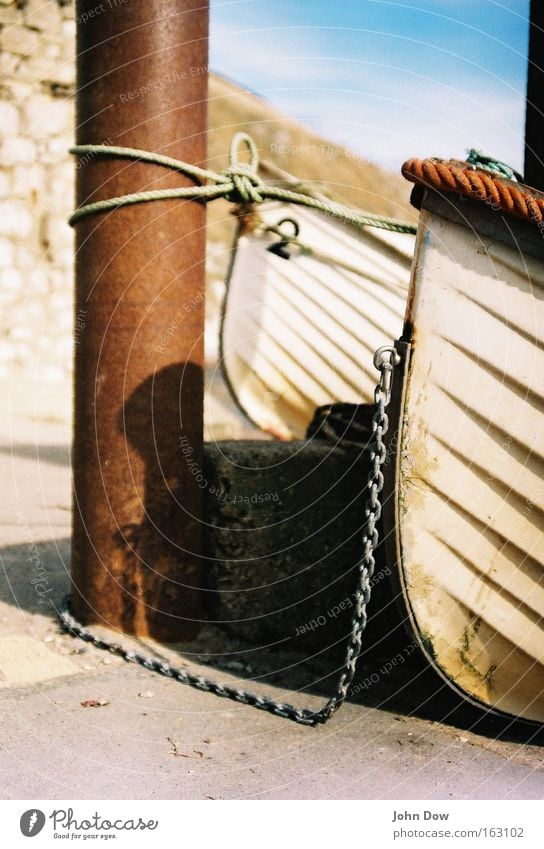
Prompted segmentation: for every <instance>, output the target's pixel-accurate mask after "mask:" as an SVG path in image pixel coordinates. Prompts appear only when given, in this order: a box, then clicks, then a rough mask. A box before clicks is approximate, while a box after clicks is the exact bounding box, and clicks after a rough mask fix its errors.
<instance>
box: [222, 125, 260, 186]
mask: <svg viewBox="0 0 544 849" xmlns="http://www.w3.org/2000/svg"><path fill="white" fill-rule="evenodd" d="M242 144H244V145H245V146H246V147H247V149H248V150H249V153H250V160H249V162H242V161H241V160H240V159H239V158H238V148H239V147H240V146H241V145H242ZM258 167H259V157H258V154H257V148H256V147H255V142H254V141H253V139H252V138H251V136H248V135H247V133H236V135H235V136H234V138H233V139H232V142H231V146H230V155H229V164H228V167H227V168H225V170H224V171H223V172H222V174H223V176H224V177H226V178H227V179H228V180H230V181H231V182H232V186H233V188H232V190H231V191H229V192H228V193H227V194H226V195H225V197H226V198H227V200H229V201H231V202H232V203H262V201H263V200H264V198H263V196H262V193H261V190H262V189H263V187H264V181H263V180H261V178H260V177H259V174H258V173H257V169H258Z"/></svg>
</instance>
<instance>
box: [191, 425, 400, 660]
mask: <svg viewBox="0 0 544 849" xmlns="http://www.w3.org/2000/svg"><path fill="white" fill-rule="evenodd" d="M367 475H368V461H367V457H366V453H365V451H364V449H363V448H362V447H360V448H358V447H354V446H351V447H350V448H349V449H343V448H339V447H334V446H332V445H330V444H329V443H327V442H324V441H318V440H313V441H308V442H302V441H300V442H299V441H297V442H263V441H255V442H244V441H241V442H230V441H229V442H218V443H215V444H211V443H210V444H207V445H206V446H205V464H204V477H205V486H206V511H205V516H206V521H207V522H208V523H209V524H208V527H207V530H206V553H207V556H208V557H209V558H210V563H209V573H208V588H209V591H210V592H209V599H210V604H209V611H210V619H211V620H213V621H216V622H218V623H221V624H222V625H223V626H224V627H225V628H226V629H227V630H228V631H229V632H230V633H232V634H234V635H236V636H239V637H243V638H245V639H247V640H248V641H250V642H251V643H253V644H257V645H261V646H262V645H269V644H277V643H281V644H283V645H285V646H287V645H288V644H296V645H297V646H298V647H300V648H302V649H304V651H306V652H307V651H318V650H322V649H324V648H326V647H332V646H335V645H337V647H338V651H339V653H341V654H343V652H344V643H345V638H346V636H347V634H348V632H349V630H350V623H351V618H352V614H353V590H354V586H355V580H356V563H357V561H358V558H359V556H360V553H361V539H362V533H363V527H364V506H363V503H364V497H365V485H366V480H367ZM389 574H390V572H389V569H388V568H387V566H386V564H385V563H384V562H383V559H382V557H381V556H380V552H379V551H378V555H377V566H376V572H375V578H374V589H373V599H372V603H371V610H370V614H371V616H370V619H371V621H370V623H369V626H368V631H367V634H366V636H365V647H368V646H370V645H374V646H375V647H376V650H377V651H378V653H379V654H384V655H387V654H389V652H390V651H391V647H390V646H389V647H388V648H387V649H385V648H384V639H389V636H388V635H389V634H390V632H392V631H393V632H395V633H398V631H399V615H398V613H397V611H396V608H395V605H394V603H393V598H392V589H391V587H390V585H389V580H388V575H389ZM378 613H379V615H377V614H378ZM404 641H405V639H404ZM382 649H383V651H382Z"/></svg>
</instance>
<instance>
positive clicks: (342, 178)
mask: <svg viewBox="0 0 544 849" xmlns="http://www.w3.org/2000/svg"><path fill="white" fill-rule="evenodd" d="M209 94H210V100H209V138H208V163H209V166H210V168H213V169H214V170H220V169H221V168H224V167H225V166H226V165H227V158H228V156H227V154H228V148H229V144H230V140H231V138H232V136H233V135H234V133H235V132H237V131H240V130H244V131H246V132H248V133H250V134H251V136H252V137H253V138H254V140H255V142H256V144H257V147H258V148H259V156H260V158H261V159H263V160H268V161H270V162H272V163H274V164H275V165H277V166H279V167H280V168H281V169H283V170H284V171H288V172H289V173H291V174H293V175H295V176H296V177H300V178H302V179H304V180H307V181H309V182H312V183H315V184H316V185H318V186H319V187H320V189H321V190H322V191H324V192H328V193H330V194H332V195H333V196H334V197H335V198H337V199H339V200H341V201H343V202H345V203H348V204H351V205H353V206H356V207H359V208H361V209H366V210H368V211H369V212H375V213H378V214H381V215H391V216H393V217H395V218H403V219H411V220H415V217H416V213H415V210H414V209H413V208H412V207H411V206H410V204H409V200H408V199H409V195H410V185H409V184H408V183H407V182H406V181H405V180H403V179H402V177H401V176H400V175H396V174H393V173H392V172H390V171H387V170H385V169H383V168H380V167H379V166H378V165H374V164H372V163H371V162H367V161H366V160H364V159H363V158H362V157H361V156H360V155H359V154H355V153H353V152H351V151H349V150H347V149H346V148H345V147H342V146H341V145H338V144H335V143H334V142H329V141H327V140H325V139H323V138H321V137H320V136H317V135H315V134H314V133H312V132H311V131H310V130H308V129H306V128H305V127H303V126H302V125H300V124H297V123H296V122H294V121H293V120H291V119H290V118H287V117H286V116H285V115H283V114H282V113H281V112H279V111H277V110H276V109H274V108H273V107H272V106H270V105H269V104H268V103H267V102H266V101H265V100H262V99H261V98H259V97H258V96H256V95H254V94H252V93H251V92H249V91H247V90H246V89H243V88H240V87H239V86H237V85H236V84H235V83H233V82H230V81H229V80H226V79H224V78H222V77H218V76H216V75H214V74H211V75H210V79H209ZM208 214H209V237H210V239H211V241H212V242H222V243H225V242H228V241H229V237H230V230H231V227H230V221H229V217H228V210H227V205H226V204H223V203H222V202H221V203H219V202H217V203H213V204H210V206H209V208H208Z"/></svg>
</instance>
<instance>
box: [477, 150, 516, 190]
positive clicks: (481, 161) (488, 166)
mask: <svg viewBox="0 0 544 849" xmlns="http://www.w3.org/2000/svg"><path fill="white" fill-rule="evenodd" d="M467 154H468V155H467V160H466V161H467V162H468V163H469V165H474V167H475V168H480V169H481V170H482V171H491V173H492V174H498V176H499V177H504V178H505V179H506V180H512V181H513V182H514V183H517V182H520V183H521V182H523V178H522V176H521V174H518V172H517V171H514V169H513V168H512V167H511V166H510V165H507V164H506V162H501V161H500V160H499V159H495V158H494V157H493V156H489V155H488V154H487V153H482V151H481V150H476V149H475V148H474V147H471V148H470V150H467Z"/></svg>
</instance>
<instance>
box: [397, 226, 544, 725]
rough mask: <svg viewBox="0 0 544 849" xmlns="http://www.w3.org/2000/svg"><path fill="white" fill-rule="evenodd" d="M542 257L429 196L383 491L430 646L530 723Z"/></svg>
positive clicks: (534, 680)
mask: <svg viewBox="0 0 544 849" xmlns="http://www.w3.org/2000/svg"><path fill="white" fill-rule="evenodd" d="M515 223H516V222H514V224H515ZM542 256H544V252H543V253H542ZM542 256H541V257H538V256H535V255H533V256H531V255H529V254H528V253H527V252H526V251H523V252H522V251H520V250H519V245H518V246H516V244H511V245H508V244H505V243H504V242H503V241H497V240H496V239H494V238H491V237H489V235H487V236H481V235H479V233H478V232H477V231H476V230H475V229H473V228H471V227H470V226H468V224H467V225H466V226H465V225H462V224H459V223H453V222H452V221H449V220H445V218H443V217H441V216H440V215H438V214H436V213H434V212H430V211H425V210H423V211H422V213H421V218H420V224H419V232H418V238H417V244H416V255H415V262H414V269H413V275H412V281H411V287H410V295H409V301H408V312H407V322H406V330H405V335H404V338H405V340H406V341H408V342H410V343H411V345H410V348H411V353H410V363H409V368H407V370H406V374H405V382H404V388H403V398H402V399H401V402H400V403H401V406H402V411H401V419H400V434H399V433H397V434H396V438H395V444H397V458H396V463H397V466H396V476H395V477H396V483H397V488H396V490H395V491H391V492H390V493H389V497H390V504H391V502H393V501H394V503H395V509H394V516H393V520H392V521H393V522H394V523H395V525H396V528H395V532H396V536H397V556H398V560H399V569H400V578H401V585H402V592H403V594H404V598H405V603H406V605H407V609H408V612H409V621H410V626H411V629H412V630H413V632H414V633H415V635H416V636H417V638H418V640H419V642H420V644H421V647H422V649H423V651H424V652H425V654H426V655H427V657H428V658H429V660H430V661H431V663H432V664H433V665H434V666H435V667H436V668H437V669H438V670H439V671H440V672H441V674H442V675H443V676H444V677H445V678H446V679H447V680H448V681H449V682H450V683H451V684H452V685H453V686H454V687H455V688H456V689H458V690H459V691H461V692H462V693H463V695H465V696H468V697H469V698H470V699H473V700H474V701H476V702H478V703H481V704H483V705H485V706H486V707H488V708H492V709H493V710H496V711H500V712H503V713H507V714H511V715H514V716H519V717H524V718H527V719H531V720H537V721H539V722H542V721H544V482H543V474H542V473H543V471H544V416H543V415H542V414H543V411H544V259H543V258H542ZM401 347H402V346H401ZM398 390H399V387H398V386H397V391H398ZM394 436H395V435H394Z"/></svg>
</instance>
